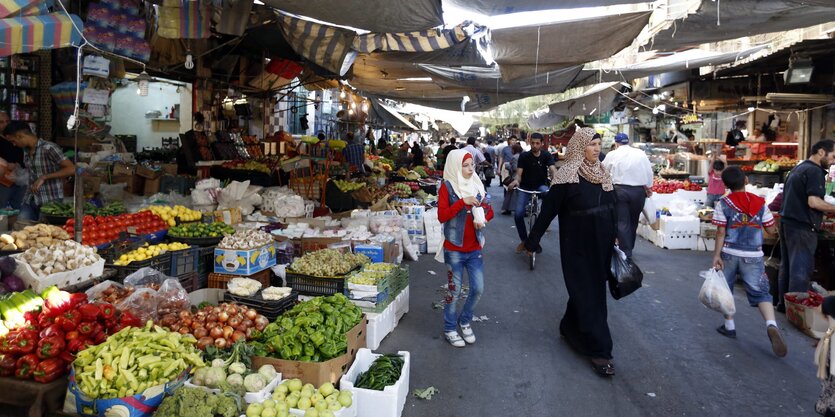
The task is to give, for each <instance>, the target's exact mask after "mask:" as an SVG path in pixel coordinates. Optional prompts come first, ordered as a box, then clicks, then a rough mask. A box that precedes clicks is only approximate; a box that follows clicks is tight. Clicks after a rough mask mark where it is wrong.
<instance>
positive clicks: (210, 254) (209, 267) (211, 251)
mask: <svg viewBox="0 0 835 417" xmlns="http://www.w3.org/2000/svg"><path fill="white" fill-rule="evenodd" d="M214 263H215V247H214V246H208V247H205V248H203V247H201V248H197V279H198V280H199V282H200V285H199V286H198V288H206V287H208V286H209V274H210V273H212V272H214V270H215V265H214Z"/></svg>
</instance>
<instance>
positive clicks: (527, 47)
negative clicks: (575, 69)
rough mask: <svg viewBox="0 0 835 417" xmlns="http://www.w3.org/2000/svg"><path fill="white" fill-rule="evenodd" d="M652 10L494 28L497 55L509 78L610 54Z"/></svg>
mask: <svg viewBox="0 0 835 417" xmlns="http://www.w3.org/2000/svg"><path fill="white" fill-rule="evenodd" d="M650 15H651V12H636V13H625V14H620V15H610V16H602V17H595V18H589V19H580V20H573V21H566V22H559V23H553V24H548V25H539V26H522V27H515V28H507V29H496V30H493V34H492V36H493V56H494V58H495V59H496V62H498V63H499V67H500V68H501V70H502V76H503V77H504V78H505V79H506V80H511V79H516V78H521V77H525V76H532V75H534V74H537V73H544V72H547V71H552V70H555V69H558V68H564V67H567V66H571V65H577V64H582V63H585V62H591V61H596V60H599V59H604V58H608V57H610V56H612V55H614V54H616V53H617V52H618V51H620V50H621V49H623V48H625V47H627V46H629V45H630V44H631V43H632V41H633V40H634V39H635V38H636V37H637V36H638V34H640V33H641V31H642V30H643V29H644V27H645V26H646V25H647V23H648V22H649V17H650Z"/></svg>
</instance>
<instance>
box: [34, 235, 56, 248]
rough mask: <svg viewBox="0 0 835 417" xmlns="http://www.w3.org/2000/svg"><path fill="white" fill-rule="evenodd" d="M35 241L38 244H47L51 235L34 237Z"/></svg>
mask: <svg viewBox="0 0 835 417" xmlns="http://www.w3.org/2000/svg"><path fill="white" fill-rule="evenodd" d="M35 242H36V243H37V244H39V245H44V246H49V245H51V244H52V238H51V237H39V238H37V239H35Z"/></svg>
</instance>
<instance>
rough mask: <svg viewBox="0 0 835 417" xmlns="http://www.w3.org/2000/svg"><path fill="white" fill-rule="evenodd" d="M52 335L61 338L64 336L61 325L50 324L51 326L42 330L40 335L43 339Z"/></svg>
mask: <svg viewBox="0 0 835 417" xmlns="http://www.w3.org/2000/svg"><path fill="white" fill-rule="evenodd" d="M50 336H58V337H60V338H62V339H63V338H64V331H63V330H62V329H61V326H59V325H57V324H53V325H50V326H49V327H46V328H44V329H43V330H41V334H40V337H41V339H46V338H47V337H50Z"/></svg>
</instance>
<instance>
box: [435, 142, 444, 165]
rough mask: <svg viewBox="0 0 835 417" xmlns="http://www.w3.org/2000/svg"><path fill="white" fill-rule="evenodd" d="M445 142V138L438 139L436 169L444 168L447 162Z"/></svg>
mask: <svg viewBox="0 0 835 417" xmlns="http://www.w3.org/2000/svg"><path fill="white" fill-rule="evenodd" d="M445 143H446V142H445V141H444V140H443V139H441V140H440V141H438V150H437V151H435V169H437V170H442V169H444V164H445V163H446V154H445V153H444V144H445Z"/></svg>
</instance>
